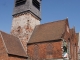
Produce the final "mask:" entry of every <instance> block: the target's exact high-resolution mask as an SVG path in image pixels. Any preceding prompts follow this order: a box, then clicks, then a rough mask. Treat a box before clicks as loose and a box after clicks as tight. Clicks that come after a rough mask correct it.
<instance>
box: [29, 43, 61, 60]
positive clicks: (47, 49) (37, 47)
mask: <svg viewBox="0 0 80 60" xmlns="http://www.w3.org/2000/svg"><path fill="white" fill-rule="evenodd" d="M61 46H62V41H54V42H44V43H36V44H31V45H28V56H29V58H30V59H33V60H37V59H39V60H44V59H52V58H62V49H61Z"/></svg>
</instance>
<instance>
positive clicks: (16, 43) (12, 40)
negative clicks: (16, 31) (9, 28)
mask: <svg viewBox="0 0 80 60" xmlns="http://www.w3.org/2000/svg"><path fill="white" fill-rule="evenodd" d="M0 33H1V36H2V40H3V42H4V44H5V48H6V51H7V53H8V54H11V55H17V56H22V57H27V55H26V52H25V51H24V49H23V47H22V45H21V42H20V40H19V39H18V38H17V37H14V36H12V35H10V34H7V33H5V32H2V31H0Z"/></svg>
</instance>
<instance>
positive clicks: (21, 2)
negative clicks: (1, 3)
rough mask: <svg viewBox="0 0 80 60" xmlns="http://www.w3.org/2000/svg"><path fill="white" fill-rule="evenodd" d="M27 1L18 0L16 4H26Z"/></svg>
mask: <svg viewBox="0 0 80 60" xmlns="http://www.w3.org/2000/svg"><path fill="white" fill-rule="evenodd" d="M25 2H26V0H16V4H15V6H20V5H23V4H25Z"/></svg>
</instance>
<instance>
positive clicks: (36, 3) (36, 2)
mask: <svg viewBox="0 0 80 60" xmlns="http://www.w3.org/2000/svg"><path fill="white" fill-rule="evenodd" d="M32 3H33V5H34V6H35V7H36V8H37V9H39V10H40V3H39V2H38V1H37V0H32Z"/></svg>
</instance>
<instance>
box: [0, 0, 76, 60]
mask: <svg viewBox="0 0 80 60" xmlns="http://www.w3.org/2000/svg"><path fill="white" fill-rule="evenodd" d="M40 12H41V0H15V5H14V12H13V15H12V16H13V21H12V27H11V34H7V33H5V32H2V31H0V60H29V59H30V60H47V59H49V60H54V59H57V60H63V59H68V60H77V45H78V43H77V42H78V41H77V40H78V39H77V36H76V33H75V29H74V28H72V29H70V27H69V23H68V19H67V18H66V19H64V20H59V21H55V22H50V23H45V24H40V21H41V16H40V14H41V13H40Z"/></svg>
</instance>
